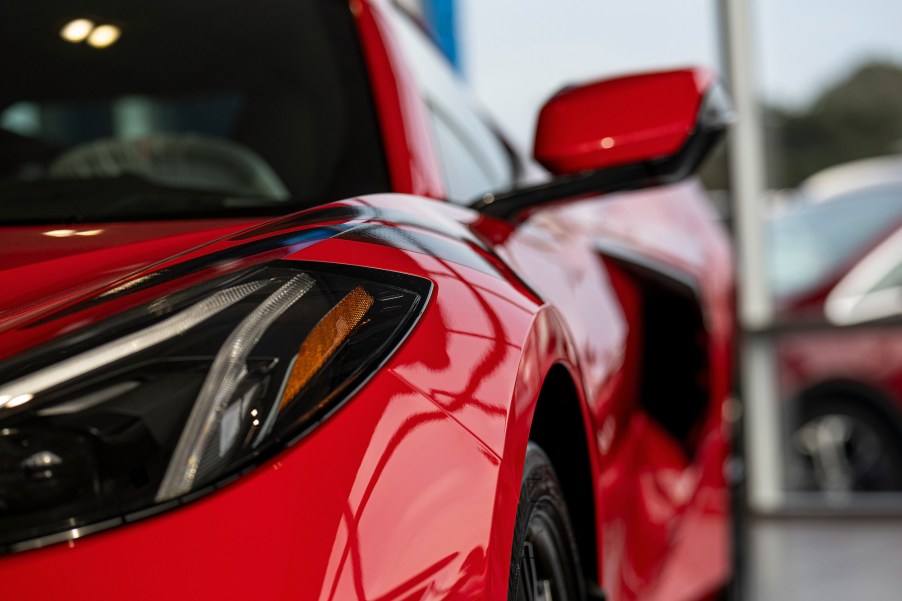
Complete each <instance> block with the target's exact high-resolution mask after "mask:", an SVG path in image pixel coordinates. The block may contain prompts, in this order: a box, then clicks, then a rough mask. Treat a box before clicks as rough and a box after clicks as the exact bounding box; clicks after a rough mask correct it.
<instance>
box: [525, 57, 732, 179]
mask: <svg viewBox="0 0 902 601" xmlns="http://www.w3.org/2000/svg"><path fill="white" fill-rule="evenodd" d="M713 80H714V76H713V74H712V73H711V72H710V71H707V70H705V69H682V70H677V71H665V72H660V73H646V74H642V75H632V76H627V77H618V78H615V79H608V80H604V81H598V82H595V83H590V84H586V85H581V86H577V87H574V88H566V89H564V90H563V91H561V92H559V93H558V94H557V95H555V96H554V97H552V98H551V99H550V100H549V101H548V102H547V103H546V104H545V106H544V107H543V108H542V112H541V114H540V115H539V121H538V124H537V125H536V139H535V147H534V150H533V154H534V156H535V158H536V160H537V161H539V163H541V164H542V165H543V166H545V167H546V168H547V169H548V170H549V171H551V172H552V173H558V174H565V173H579V172H580V171H585V170H587V169H603V168H605V167H613V166H615V165H624V164H628V163H634V162H637V161H647V160H651V159H656V158H660V157H663V156H668V155H671V154H674V153H675V152H676V151H677V150H679V149H680V148H681V147H682V146H683V144H685V142H686V139H687V138H688V137H689V134H691V133H692V131H693V130H694V128H695V119H696V117H697V116H698V112H699V109H700V107H701V103H702V99H703V98H704V94H705V92H707V90H708V88H709V87H710V85H711V83H712V81H713Z"/></svg>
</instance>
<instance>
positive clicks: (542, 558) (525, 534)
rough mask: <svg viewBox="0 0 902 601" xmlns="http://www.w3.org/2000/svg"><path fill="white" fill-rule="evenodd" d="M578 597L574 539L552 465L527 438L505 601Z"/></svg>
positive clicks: (581, 595)
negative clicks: (548, 593)
mask: <svg viewBox="0 0 902 601" xmlns="http://www.w3.org/2000/svg"><path fill="white" fill-rule="evenodd" d="M546 591H548V592H550V593H551V595H550V601H583V600H584V599H585V584H584V583H583V579H582V570H581V569H580V564H579V556H578V554H577V550H576V539H575V538H574V536H573V529H572V527H571V526H570V519H569V518H568V516H567V505H566V503H565V502H564V496H563V494H562V493H561V487H560V485H559V484H558V481H557V477H556V476H555V474H554V469H553V468H552V467H551V462H550V461H549V460H548V456H547V455H545V452H544V451H542V449H541V448H540V447H539V446H538V445H536V444H534V443H529V446H528V447H527V448H526V463H525V465H524V468H523V480H522V483H521V485H520V502H519V504H518V505H517V524H516V526H515V528H514V543H513V546H512V549H511V567H510V578H509V580H508V587H507V598H508V600H509V601H546V600H548V599H549V596H548V595H547V594H546Z"/></svg>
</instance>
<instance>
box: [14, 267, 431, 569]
mask: <svg viewBox="0 0 902 601" xmlns="http://www.w3.org/2000/svg"><path fill="white" fill-rule="evenodd" d="M430 292H431V283H430V282H429V280H426V279H424V278H419V277H415V276H409V275H404V274H398V273H393V272H386V271H381V270H374V269H367V268H359V267H350V266H343V265H331V264H329V265H327V264H313V263H301V262H290V261H282V262H276V263H271V264H268V265H265V266H263V267H255V268H252V269H249V270H245V271H243V272H240V273H237V274H231V275H228V276H225V277H220V278H214V279H212V280H209V281H207V282H205V283H203V284H196V285H193V286H192V287H190V288H188V289H186V290H182V291H179V292H174V293H170V294H167V295H165V296H163V297H161V298H158V299H156V300H154V301H153V302H151V303H148V304H145V305H143V306H141V307H138V308H135V309H132V310H130V311H127V312H126V313H123V314H121V315H118V316H115V317H113V318H110V319H108V320H106V321H104V322H102V323H100V324H98V325H97V326H94V327H92V328H91V330H90V331H87V332H84V331H82V332H77V333H75V334H73V335H70V336H67V337H66V338H61V339H59V340H56V341H54V342H52V343H50V344H47V345H44V346H42V347H39V348H36V349H34V350H32V351H30V352H28V353H27V354H24V355H22V356H20V357H17V358H15V359H13V360H11V361H8V362H6V363H5V364H3V365H2V366H0V549H2V550H4V551H7V552H9V551H16V550H23V549H28V548H36V547H40V546H43V545H46V544H50V543H53V542H57V541H60V540H67V539H71V538H74V537H77V536H80V535H83V534H85V533H88V532H92V531H95V530H100V529H104V528H108V527H111V526H114V525H117V524H121V523H123V522H127V521H133V520H136V519H140V518H142V517H144V516H147V515H152V514H155V513H158V512H160V511H163V510H166V509H169V508H172V507H175V506H178V505H180V504H182V503H185V502H188V501H190V500H193V499H195V498H197V497H199V496H202V495H204V494H206V493H208V492H210V491H212V490H215V489H216V488H218V487H220V486H223V485H224V484H225V483H227V482H229V481H231V480H232V479H234V477H236V475H238V474H241V473H243V472H244V471H246V470H248V469H250V468H251V467H253V466H255V465H257V464H258V463H260V462H261V461H263V460H264V459H266V458H269V457H271V456H272V455H274V454H275V453H278V452H279V451H281V450H282V449H284V448H285V447H286V446H288V445H290V444H292V443H293V442H295V441H296V440H298V438H300V437H301V436H302V435H303V434H304V433H306V432H308V431H309V430H310V429H311V428H312V427H314V425H315V424H316V423H318V422H319V421H321V420H322V419H323V418H324V417H326V416H327V414H329V413H330V412H331V411H334V410H335V409H336V408H337V407H338V406H339V405H340V404H341V403H342V401H344V400H345V399H347V398H349V397H350V396H351V395H352V394H353V393H354V391H355V390H356V389H357V388H359V387H360V386H362V385H363V383H364V382H365V381H366V379H367V378H368V377H369V376H370V375H372V374H373V373H374V372H375V371H376V370H377V369H378V367H379V366H380V365H382V364H383V363H384V362H385V361H386V360H387V359H388V357H389V356H390V355H391V354H392V352H393V351H394V350H395V349H396V348H397V347H398V346H399V345H400V343H401V342H402V341H403V339H404V338H405V337H406V335H407V334H408V333H409V332H410V330H411V328H412V327H413V325H414V324H415V323H416V321H417V319H418V318H419V316H420V315H421V313H422V311H423V309H424V308H425V305H426V302H427V299H428V297H429V294H430Z"/></svg>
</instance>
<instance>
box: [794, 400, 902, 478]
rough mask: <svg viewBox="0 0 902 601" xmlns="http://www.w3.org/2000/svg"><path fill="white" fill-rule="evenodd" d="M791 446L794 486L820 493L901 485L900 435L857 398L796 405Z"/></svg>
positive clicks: (901, 451)
mask: <svg viewBox="0 0 902 601" xmlns="http://www.w3.org/2000/svg"><path fill="white" fill-rule="evenodd" d="M796 423H797V426H796V427H795V428H794V429H793V435H792V439H791V444H792V448H793V449H794V451H795V452H796V454H797V455H798V458H799V474H798V480H799V482H798V484H799V488H801V489H803V490H822V491H826V492H853V491H893V490H895V491H898V490H902V437H900V434H899V433H898V432H897V431H896V429H895V428H894V427H893V426H892V425H891V424H889V423H888V422H887V421H886V420H885V419H883V418H881V417H878V416H877V415H876V414H875V413H874V412H873V411H871V410H870V409H869V408H867V407H865V406H862V403H861V402H860V401H859V400H858V399H849V400H845V399H830V400H823V399H822V400H820V401H818V402H809V403H806V404H805V405H803V406H802V407H801V408H800V411H799V416H798V419H797V422H796Z"/></svg>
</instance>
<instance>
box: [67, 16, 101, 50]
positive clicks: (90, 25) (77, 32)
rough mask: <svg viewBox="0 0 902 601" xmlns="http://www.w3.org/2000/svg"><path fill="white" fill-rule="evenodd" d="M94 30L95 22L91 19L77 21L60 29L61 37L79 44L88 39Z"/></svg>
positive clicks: (70, 22)
mask: <svg viewBox="0 0 902 601" xmlns="http://www.w3.org/2000/svg"><path fill="white" fill-rule="evenodd" d="M93 29H94V22H93V21H91V20H90V19H75V20H73V21H69V22H68V23H66V24H65V25H63V28H62V29H60V37H61V38H63V39H64V40H66V41H67V42H72V43H73V44H77V43H78V42H81V41H82V40H84V39H85V38H87V37H88V35H89V34H90V33H91V31H92V30H93Z"/></svg>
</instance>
